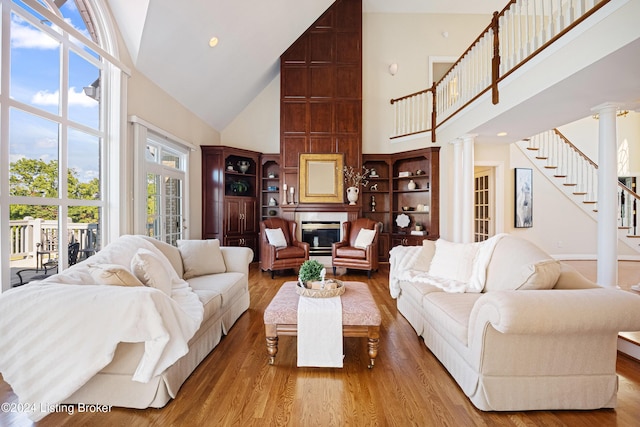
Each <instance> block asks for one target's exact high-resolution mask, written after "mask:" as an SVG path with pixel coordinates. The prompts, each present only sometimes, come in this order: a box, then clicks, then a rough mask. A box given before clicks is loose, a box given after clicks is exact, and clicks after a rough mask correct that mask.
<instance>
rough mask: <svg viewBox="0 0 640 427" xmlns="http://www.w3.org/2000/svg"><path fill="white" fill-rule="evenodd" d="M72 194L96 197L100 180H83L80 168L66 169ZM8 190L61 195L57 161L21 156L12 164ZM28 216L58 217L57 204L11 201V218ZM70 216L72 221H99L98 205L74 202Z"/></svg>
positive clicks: (26, 194)
mask: <svg viewBox="0 0 640 427" xmlns="http://www.w3.org/2000/svg"><path fill="white" fill-rule="evenodd" d="M67 188H68V191H69V195H70V197H72V198H75V199H82V200H95V198H96V197H97V195H99V194H100V182H99V180H98V178H93V179H92V180H91V181H89V182H80V180H79V179H78V172H77V171H76V170H75V169H73V168H69V169H68V172H67ZM9 194H11V195H12V196H27V197H44V198H54V199H55V198H57V197H58V161H57V160H51V161H49V162H45V161H44V160H41V159H27V158H22V159H20V160H18V161H16V162H12V163H11V164H10V165H9ZM26 216H31V217H34V218H42V219H45V220H55V219H57V218H58V207H57V206H45V205H11V207H10V211H9V219H10V220H19V219H23V218H24V217H26ZM68 216H69V218H71V219H72V220H73V222H83V223H93V222H98V208H97V207H95V206H72V207H70V208H69V213H68Z"/></svg>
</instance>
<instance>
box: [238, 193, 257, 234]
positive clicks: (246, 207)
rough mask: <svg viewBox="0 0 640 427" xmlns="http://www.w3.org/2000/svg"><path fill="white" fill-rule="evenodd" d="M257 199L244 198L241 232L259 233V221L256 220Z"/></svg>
mask: <svg viewBox="0 0 640 427" xmlns="http://www.w3.org/2000/svg"><path fill="white" fill-rule="evenodd" d="M256 210H257V207H256V201H255V199H251V200H244V201H243V205H242V211H241V214H242V215H241V216H240V222H241V231H240V232H241V233H257V232H258V221H257V220H256Z"/></svg>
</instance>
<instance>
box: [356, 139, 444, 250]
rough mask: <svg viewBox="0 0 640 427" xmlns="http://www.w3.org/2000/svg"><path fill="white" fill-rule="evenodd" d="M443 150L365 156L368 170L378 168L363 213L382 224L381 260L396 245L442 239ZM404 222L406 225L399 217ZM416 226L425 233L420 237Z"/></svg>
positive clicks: (367, 190)
mask: <svg viewBox="0 0 640 427" xmlns="http://www.w3.org/2000/svg"><path fill="white" fill-rule="evenodd" d="M439 150H440V149H439V147H430V148H423V149H419V150H412V151H405V152H401V153H396V154H387V155H384V154H365V155H364V156H363V157H362V161H363V164H364V166H365V167H366V168H367V169H370V170H371V169H374V170H375V172H376V173H375V175H374V176H370V178H369V185H368V186H366V187H365V189H364V190H363V191H362V214H363V216H365V217H367V218H371V219H373V220H375V221H378V222H381V223H382V235H381V240H380V248H379V253H380V260H381V261H386V260H388V257H389V250H390V249H391V248H393V247H394V246H415V245H421V244H422V241H423V240H424V239H437V238H438V237H439V236H440V218H439V212H440V199H439V189H440V181H439V176H440V169H439V165H440V157H439ZM399 216H400V217H401V219H404V220H405V222H406V224H405V223H403V222H402V221H400V224H398V217H399ZM416 226H419V228H422V233H423V234H419V235H416V234H417V233H416V231H417V230H416Z"/></svg>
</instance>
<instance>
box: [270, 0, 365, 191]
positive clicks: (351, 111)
mask: <svg viewBox="0 0 640 427" xmlns="http://www.w3.org/2000/svg"><path fill="white" fill-rule="evenodd" d="M280 71H281V74H280V76H281V77H280V78H281V81H280V83H281V89H280V90H281V97H280V156H281V159H280V160H281V165H282V167H283V175H284V181H283V183H286V184H287V185H289V186H292V185H293V186H294V187H296V192H297V191H298V190H299V189H298V188H297V187H298V182H299V181H298V159H299V155H300V153H344V160H345V165H353V166H355V167H358V168H359V167H360V165H361V162H362V0H337V1H336V2H335V3H334V4H333V5H332V6H331V7H330V8H329V9H328V10H327V11H326V12H325V13H324V14H323V15H322V16H321V17H320V18H318V20H317V21H316V22H315V23H314V24H313V25H312V26H311V27H309V29H308V30H307V31H306V32H305V33H304V34H303V35H302V36H300V38H299V39H298V40H297V41H296V42H295V43H294V44H293V45H291V46H290V47H289V49H287V51H286V52H285V53H284V54H283V55H282V56H281V57H280ZM296 199H297V198H296Z"/></svg>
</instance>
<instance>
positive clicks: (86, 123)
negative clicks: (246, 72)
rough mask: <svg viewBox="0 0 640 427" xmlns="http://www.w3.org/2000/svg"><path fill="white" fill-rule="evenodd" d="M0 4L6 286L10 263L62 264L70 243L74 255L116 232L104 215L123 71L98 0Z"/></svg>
mask: <svg viewBox="0 0 640 427" xmlns="http://www.w3.org/2000/svg"><path fill="white" fill-rule="evenodd" d="M0 4H1V6H2V23H3V25H2V32H1V40H2V44H1V46H2V69H1V73H0V147H1V149H2V154H3V155H2V156H1V157H0V159H1V160H0V201H2V208H1V210H0V215H1V221H2V222H1V227H0V234H1V236H2V238H1V241H0V249H1V252H2V261H1V263H2V267H3V268H2V274H3V280H2V283H3V287H4V288H8V286H6V285H5V284H7V283H9V282H13V281H15V280H14V276H13V274H12V276H11V280H8V279H9V277H8V276H9V275H8V274H7V272H8V271H9V270H11V272H12V273H15V271H16V270H17V269H20V268H36V269H38V270H40V269H41V268H42V263H43V262H45V261H44V260H53V261H52V262H51V263H52V265H55V267H56V268H59V269H64V268H65V267H67V266H68V265H69V262H70V261H71V262H72V263H73V262H74V259H71V260H70V259H69V251H68V248H69V245H70V244H73V243H78V244H79V247H80V259H82V257H87V256H91V255H92V254H93V253H94V252H95V251H97V250H99V249H100V247H101V245H102V243H103V242H105V241H106V240H108V236H109V234H108V233H109V232H110V230H118V229H119V224H118V221H119V216H118V215H117V214H112V213H113V212H117V211H118V207H119V206H118V205H119V198H118V197H117V194H119V188H118V186H119V182H120V181H119V180H118V179H117V177H118V176H119V174H118V167H119V162H118V161H117V159H118V156H119V150H120V147H119V141H120V140H121V138H120V134H121V132H122V131H121V126H122V125H121V123H120V120H119V118H120V116H121V114H120V111H122V108H123V106H122V105H121V103H122V102H123V101H122V100H121V99H120V98H121V97H120V93H121V84H122V82H121V81H122V75H123V71H124V72H126V69H124V67H123V66H122V65H121V64H120V63H119V61H118V60H117V51H116V50H115V46H116V43H115V41H114V37H113V35H112V34H113V32H112V31H111V26H110V24H109V22H110V20H109V19H110V18H109V16H108V14H106V13H105V10H104V5H103V4H102V1H101V0H56V1H53V0H38V1H36V0H22V1H18V0H0ZM7 24H8V25H7ZM111 159H116V161H111ZM112 177H115V178H114V179H111V178H112ZM111 234H112V233H111ZM72 258H73V256H72ZM7 265H9V267H10V269H8V268H5V267H6V266H7Z"/></svg>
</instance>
